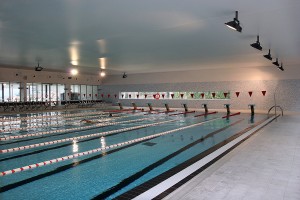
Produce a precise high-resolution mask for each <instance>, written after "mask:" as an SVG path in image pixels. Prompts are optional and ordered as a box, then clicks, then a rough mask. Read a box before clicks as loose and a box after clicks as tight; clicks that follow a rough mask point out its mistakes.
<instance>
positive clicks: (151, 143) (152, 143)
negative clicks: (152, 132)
mask: <svg viewBox="0 0 300 200" xmlns="http://www.w3.org/2000/svg"><path fill="white" fill-rule="evenodd" d="M143 145H146V146H149V147H152V146H154V145H156V143H154V142H145V143H143Z"/></svg>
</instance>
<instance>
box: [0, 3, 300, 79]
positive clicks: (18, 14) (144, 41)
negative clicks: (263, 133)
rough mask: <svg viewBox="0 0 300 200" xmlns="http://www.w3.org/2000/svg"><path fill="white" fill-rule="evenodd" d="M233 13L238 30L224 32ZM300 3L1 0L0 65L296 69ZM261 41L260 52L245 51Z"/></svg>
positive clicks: (83, 69)
mask: <svg viewBox="0 0 300 200" xmlns="http://www.w3.org/2000/svg"><path fill="white" fill-rule="evenodd" d="M235 10H238V11H239V20H240V22H241V25H242V27H243V32H242V33H238V32H235V31H232V30H230V29H228V28H227V27H226V26H225V25H224V23H225V22H228V21H231V20H232V19H233V17H234V14H235V13H234V12H235ZM299 10H300V1H299V0H251V1H241V0H215V1H212V0H184V1H182V0H151V1H146V0H109V1H107V0H105V1H104V0H87V1H82V0H24V1H20V0H1V1H0V64H2V65H6V66H11V67H14V66H23V67H31V68H33V67H34V66H35V65H36V60H37V58H39V59H40V60H41V65H42V66H43V67H44V68H45V69H49V70H61V71H66V70H68V69H69V68H70V66H71V64H70V62H71V61H73V63H74V64H76V62H77V63H78V69H79V70H80V71H81V72H84V73H96V72H98V71H99V65H100V64H99V58H105V59H106V61H107V62H106V68H107V70H108V73H109V74H122V73H123V72H127V73H147V72H160V71H177V70H194V69H209V68H240V67H262V68H263V67H270V66H272V64H271V63H270V61H268V60H266V59H264V58H263V57H262V55H263V54H266V53H267V49H268V48H271V53H272V55H273V57H278V58H279V60H280V61H282V62H283V63H284V67H285V69H286V70H288V68H289V66H293V67H294V66H300V23H299V19H300V12H299ZM257 34H259V35H260V41H261V44H262V46H263V48H264V49H263V51H262V52H260V51H258V50H255V49H253V48H252V47H250V44H251V43H253V42H255V41H256V35H257Z"/></svg>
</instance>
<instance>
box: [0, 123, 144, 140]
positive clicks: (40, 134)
mask: <svg viewBox="0 0 300 200" xmlns="http://www.w3.org/2000/svg"><path fill="white" fill-rule="evenodd" d="M145 120H149V119H148V118H142V119H134V120H127V121H120V122H111V123H101V124H95V125H90V126H84V127H74V128H69V129H61V130H53V131H44V132H39V133H30V134H25V135H14V136H5V137H0V141H7V140H12V139H20V138H26V137H35V136H42V135H48V134H52V133H64V132H71V131H81V130H86V129H90V128H95V127H104V126H111V125H116V124H122V123H130V122H139V121H145Z"/></svg>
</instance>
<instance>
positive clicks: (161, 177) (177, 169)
mask: <svg viewBox="0 0 300 200" xmlns="http://www.w3.org/2000/svg"><path fill="white" fill-rule="evenodd" d="M265 120H266V119H264V120H261V121H260V122H257V123H256V124H254V125H251V126H249V127H248V128H246V129H244V130H242V131H240V132H238V133H236V134H235V135H233V136H231V137H230V138H228V139H226V140H224V141H222V142H220V143H218V144H216V145H215V146H213V147H211V148H209V149H208V150H206V151H204V152H202V153H200V154H198V155H196V156H194V157H192V158H190V159H189V160H187V161H185V162H183V163H181V164H179V165H177V166H176V167H174V168H172V169H170V170H168V171H166V172H164V173H162V174H160V175H158V176H156V177H154V178H152V179H150V180H149V181H147V182H145V183H142V184H141V185H139V186H137V187H135V188H133V189H131V190H129V191H127V192H125V193H123V194H121V195H120V196H118V197H116V198H115V199H118V200H123V199H124V200H125V199H132V198H134V197H137V196H138V195H140V194H142V193H143V192H145V191H147V190H149V189H150V188H152V187H154V186H155V185H158V184H159V183H161V182H163V181H164V180H166V179H168V178H170V177H171V176H173V175H174V174H176V173H178V172H180V171H182V170H183V169H185V168H187V167H188V166H190V165H192V164H194V163H195V162H197V161H199V160H201V159H202V158H203V157H205V156H207V155H209V154H210V153H212V152H214V151H216V150H217V149H219V148H220V147H222V146H224V145H225V144H227V143H229V142H231V141H232V140H234V139H235V138H237V137H239V136H241V135H242V134H244V133H246V132H247V131H249V130H251V129H252V128H254V127H255V126H257V125H259V124H261V123H262V122H264V121H265ZM259 130H260V129H259ZM257 131H258V130H257ZM257 131H256V132H257ZM253 134H254V133H253ZM249 137H250V136H249ZM247 138H248V137H247ZM247 138H246V139H247ZM246 139H245V140H246ZM228 152H229V151H228ZM228 152H227V153H228ZM221 157H222V156H219V157H218V159H220V158H221ZM218 159H215V160H214V162H216V161H217V160H218ZM214 162H209V163H208V164H206V165H205V167H202V168H200V169H199V172H198V173H200V172H201V171H203V170H204V169H206V168H207V167H209V166H210V165H211V164H212V163H214ZM194 176H195V175H194ZM192 177H193V176H192ZM192 177H191V178H192ZM191 178H190V179H191ZM190 179H186V180H185V179H184V180H185V182H184V183H186V182H187V181H188V180H190ZM179 183H180V182H179ZM179 183H177V184H179ZM184 183H182V184H184ZM182 184H181V185H182ZM178 187H179V186H178ZM178 187H176V184H175V185H174V186H172V187H171V188H169V189H168V190H166V191H165V192H163V193H161V194H160V195H158V196H157V197H155V198H154V199H162V198H164V197H165V196H167V195H168V194H169V193H171V192H172V191H174V190H175V189H177V188H178Z"/></svg>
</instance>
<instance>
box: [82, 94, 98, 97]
mask: <svg viewBox="0 0 300 200" xmlns="http://www.w3.org/2000/svg"><path fill="white" fill-rule="evenodd" d="M83 96H84V97H85V94H83ZM101 96H102V95H101ZM102 97H103V96H102Z"/></svg>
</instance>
